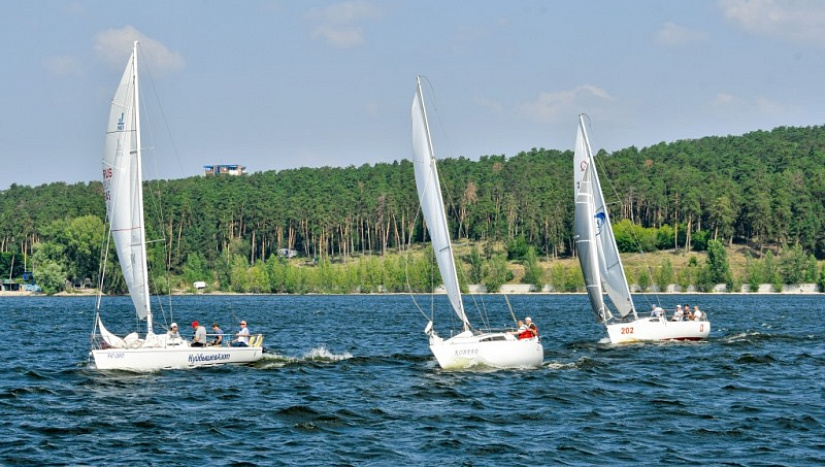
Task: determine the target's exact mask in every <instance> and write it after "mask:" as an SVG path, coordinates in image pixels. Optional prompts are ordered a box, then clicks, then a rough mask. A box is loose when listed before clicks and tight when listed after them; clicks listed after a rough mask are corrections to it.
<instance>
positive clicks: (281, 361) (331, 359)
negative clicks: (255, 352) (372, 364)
mask: <svg viewBox="0 0 825 467" xmlns="http://www.w3.org/2000/svg"><path fill="white" fill-rule="evenodd" d="M351 358H352V354H351V353H349V352H344V353H340V354H336V353H333V352H330V351H329V350H328V349H327V348H326V347H325V346H321V347H316V348H314V349H311V350H310V351H308V352H307V353H306V354H304V355H303V356H302V357H290V356H288V355H281V354H279V353H277V352H272V351H270V352H268V353H265V354H264V356H263V358H262V359H261V360H260V361H259V362H258V363H257V364H256V365H255V366H256V367H258V368H262V369H267V368H280V367H283V366H286V365H292V364H300V363H307V362H312V363H335V362H340V361H344V360H349V359H351Z"/></svg>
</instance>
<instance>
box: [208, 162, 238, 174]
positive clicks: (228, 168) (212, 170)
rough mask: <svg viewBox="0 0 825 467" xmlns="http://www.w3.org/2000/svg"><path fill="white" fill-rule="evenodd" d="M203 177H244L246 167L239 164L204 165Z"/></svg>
mask: <svg viewBox="0 0 825 467" xmlns="http://www.w3.org/2000/svg"><path fill="white" fill-rule="evenodd" d="M203 175H204V176H208V175H246V167H245V166H243V165H240V164H216V165H204V166H203Z"/></svg>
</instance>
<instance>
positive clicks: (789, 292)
mask: <svg viewBox="0 0 825 467" xmlns="http://www.w3.org/2000/svg"><path fill="white" fill-rule="evenodd" d="M435 294H436V295H446V293H444V292H440V291H439V292H435ZM823 294H825V293H823V292H819V291H817V290H814V291H811V290H797V289H796V288H795V290H783V291H781V292H767V291H757V292H719V291H714V292H697V291H687V292H657V291H651V292H638V291H636V292H633V295H823ZM96 295H97V291H89V292H58V293H56V294H54V295H46V294H43V293H34V292H28V291H22V292H10V291H0V297H93V296H96ZM104 295H105V296H107V297H110V296H112V297H116V296H122V297H126V296H128V295H109V294H104ZM171 295H172V296H173V297H187V296H204V297H208V296H214V297H229V296H239V297H244V296H249V297H252V296H270V295H272V296H283V297H301V296H313V297H315V296H336V297H337V296H348V295H353V296H362V297H365V296H375V297H382V296H393V295H429V294H428V293H426V292H415V293H408V292H400V293H381V292H376V293H329V294H325V293H306V294H286V293H252V292H250V293H239V292H199V293H190V292H175V293H172V294H171ZM463 295H585V296H586V295H587V293H586V292H546V291H535V292H530V291H509V292H498V293H487V292H468V293H464V294H463Z"/></svg>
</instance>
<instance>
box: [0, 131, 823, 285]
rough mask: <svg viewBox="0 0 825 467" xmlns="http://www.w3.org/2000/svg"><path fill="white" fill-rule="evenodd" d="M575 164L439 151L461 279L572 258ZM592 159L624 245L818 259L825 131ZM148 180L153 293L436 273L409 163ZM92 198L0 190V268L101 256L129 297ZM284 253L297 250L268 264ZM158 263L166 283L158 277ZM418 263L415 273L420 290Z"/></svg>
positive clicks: (72, 192) (64, 278)
mask: <svg viewBox="0 0 825 467" xmlns="http://www.w3.org/2000/svg"><path fill="white" fill-rule="evenodd" d="M572 158H573V155H572V150H566V151H559V150H552V149H543V148H539V149H536V148H533V149H530V150H529V151H524V152H521V153H519V154H517V155H514V156H512V157H507V156H504V155H484V156H481V157H479V158H478V159H477V160H471V159H469V158H465V157H459V158H445V159H442V160H440V161H439V172H440V174H441V179H442V184H443V193H444V196H445V198H446V199H445V203H446V204H447V209H448V217H449V222H450V227H451V230H452V237H453V239H454V241H455V242H456V244H458V245H472V248H466V249H465V250H466V251H465V252H464V253H463V256H462V262H461V263H462V264H463V265H464V268H465V269H466V277H465V278H464V279H463V280H464V281H465V282H467V283H482V282H486V283H487V284H488V285H489V286H492V287H495V285H496V284H498V283H504V282H506V281H507V280H508V279H510V278H508V277H507V273H506V269H507V268H506V261H518V262H520V264H526V266H525V271H526V273H531V274H533V275H534V276H535V275H536V274H538V276H540V277H539V279H536V280H538V281H544V283H551V282H552V279H551V276H552V275H553V273H552V271H531V270H530V267H528V266H530V264H533V263H531V262H536V261H539V260H541V261H550V262H552V261H553V260H558V259H565V258H570V257H571V256H572V255H573V254H574V253H573V250H574V248H573V244H572V220H573V183H572V172H573V167H572ZM596 160H597V166H598V170H599V173H600V176H601V179H602V183H603V186H604V189H605V196H606V198H607V199H608V200H610V201H611V202H612V204H611V206H610V209H611V215H612V217H613V220H614V222H616V223H617V239H618V240H619V243H620V247H621V248H622V249H623V251H627V252H630V251H638V250H639V249H640V248H641V249H643V250H645V251H655V250H665V249H671V250H682V251H683V252H684V253H685V254H688V253H690V252H691V251H706V250H707V249H708V245H709V244H710V243H711V242H718V243H720V244H721V245H725V246H731V245H744V246H746V247H748V249H749V251H752V253H753V258H754V261H759V260H763V259H764V257H765V255H766V253H770V254H771V255H776V256H777V257H781V256H782V255H783V253H785V252H794V253H793V254H794V255H795V256H801V257H802V261H803V262H806V264H807V263H809V262H811V261H813V262H814V263H815V261H816V260H823V259H825V236H824V235H823V228H822V227H823V226H822V222H823V219H825V126H814V127H805V128H796V127H779V128H776V129H774V130H772V131H755V132H751V133H747V134H745V135H741V136H724V137H705V138H700V139H695V140H681V141H676V142H671V143H664V142H662V143H659V144H656V145H654V146H651V147H647V148H643V149H637V148H635V147H629V148H625V149H622V150H618V151H615V152H612V153H607V152H605V151H600V153H599V154H598V156H597V158H596ZM144 186H145V188H144V189H145V194H144V197H145V203H146V206H145V213H146V223H147V237H148V238H149V239H150V240H152V241H153V243H151V244H150V252H149V256H150V267H151V268H152V271H153V272H152V275H153V276H155V277H157V278H158V283H157V284H156V285H155V286H154V287H155V290H156V291H162V290H168V289H169V288H172V289H174V288H178V287H185V284H187V283H188V284H191V281H193V280H206V281H208V282H209V283H210V284H214V286H215V288H216V289H219V290H237V291H262V292H298V293H301V292H312V291H319V290H320V291H329V292H338V291H341V292H352V291H361V292H366V291H379V290H384V291H395V290H398V289H407V288H413V289H416V290H419V289H427V288H428V286H427V285H426V284H425V283H426V282H428V281H427V280H426V277H425V276H426V275H427V274H433V271H432V267H431V266H429V265H425V263H428V262H427V261H425V260H424V255H423V254H424V253H425V252H426V251H427V250H426V249H425V247H424V245H426V241H427V237H426V230H425V229H424V226H423V224H422V218H421V214H420V212H419V206H418V199H417V196H416V192H415V183H414V181H413V168H412V164H411V162H410V161H408V160H401V161H395V162H393V163H380V164H375V165H361V166H357V167H356V166H349V167H344V168H334V167H322V168H300V169H291V170H282V171H268V172H257V173H253V174H250V175H246V176H239V177H235V176H218V177H214V176H213V177H200V176H198V177H189V178H185V179H175V180H150V181H147V182H145V185H144ZM102 192H103V189H102V183H101V182H100V181H92V182H88V183H77V184H66V183H50V184H46V185H41V186H36V187H30V186H25V185H18V184H14V185H12V186H11V187H10V188H8V189H6V190H3V191H0V274H3V275H4V277H15V278H16V277H20V276H22V274H23V272H24V271H25V270H30V271H31V270H33V271H34V275H35V277H36V278H37V279H38V282H41V283H45V284H48V287H49V291H56V290H62V289H64V288H66V287H72V286H78V285H82V284H84V283H85V284H89V283H91V284H92V285H96V284H97V281H98V278H99V271H100V269H99V265H100V264H101V258H103V257H105V258H107V259H106V261H107V263H108V264H107V275H109V276H110V278H111V280H112V281H113V283H112V284H111V286H113V287H114V288H115V290H117V289H118V288H120V289H121V290H122V287H123V286H122V283H121V284H119V283H118V275H117V272H116V270H117V268H114V267H112V264H113V262H114V261H116V259H114V258H113V255H112V254H111V253H109V254H107V255H104V254H101V253H102V252H103V253H107V252H109V251H110V249H111V245H109V244H108V243H107V242H106V239H107V235H106V224H105V212H104V211H105V207H104V203H103V196H102ZM622 225H623V226H624V227H622V228H618V226H622ZM631 240H632V241H631ZM288 250H293V251H294V252H296V253H297V254H298V257H297V258H293V259H291V260H290V259H287V258H283V257H279V255H278V252H279V251H288ZM399 252H407V253H405V255H402V256H401V257H400V258H401V259H398V257H397V253H399ZM409 252H413V254H412V255H410V253H409ZM394 255H395V256H394ZM525 261H526V263H525ZM503 262H504V263H503ZM296 265H297V266H296ZM341 265H348V266H346V267H342V266H341ZM299 266H305V268H304V269H313V270H314V272H312V273H306V272H304V273H301V272H296V270H300V269H302V268H301V267H299ZM805 268H807V269H810V267H808V266H806V267H805ZM166 271H169V272H171V276H172V277H173V279H172V283H168V282H165V281H161V280H160V277H161V276H162V275H166ZM324 271H326V272H324ZM411 271H414V272H415V273H416V274H420V275H421V277H419V278H417V279H414V280H413V281H412V282H414V283H415V284H408V283H407V282H409V281H410V277H411ZM290 276H292V277H290ZM529 280H530V279H528V281H529ZM740 280H741V281H743V282H744V281H749V280H750V279H749V278H741V279H740ZM786 280H787V279H786ZM817 280H818V278H817ZM290 281H291V282H290ZM780 282H781V280H780ZM164 284H165V285H164ZM398 291H404V290H398Z"/></svg>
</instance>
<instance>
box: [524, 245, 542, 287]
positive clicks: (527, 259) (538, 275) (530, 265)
mask: <svg viewBox="0 0 825 467" xmlns="http://www.w3.org/2000/svg"><path fill="white" fill-rule="evenodd" d="M543 276H544V270H543V269H542V268H541V265H539V260H538V255H536V249H535V248H534V247H529V248H528V249H527V254H526V255H525V256H524V277H522V279H521V282H522V283H524V284H533V285H534V286H536V289H538V290H541V289H542V288H543V287H544V280H543Z"/></svg>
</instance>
